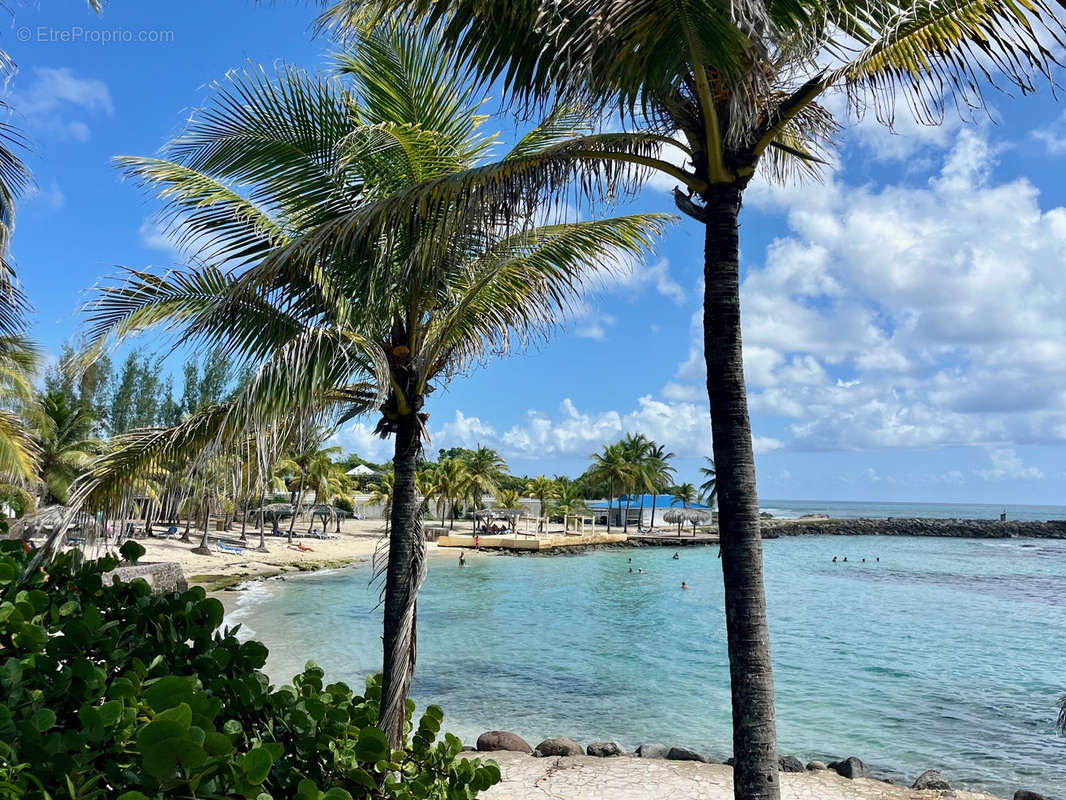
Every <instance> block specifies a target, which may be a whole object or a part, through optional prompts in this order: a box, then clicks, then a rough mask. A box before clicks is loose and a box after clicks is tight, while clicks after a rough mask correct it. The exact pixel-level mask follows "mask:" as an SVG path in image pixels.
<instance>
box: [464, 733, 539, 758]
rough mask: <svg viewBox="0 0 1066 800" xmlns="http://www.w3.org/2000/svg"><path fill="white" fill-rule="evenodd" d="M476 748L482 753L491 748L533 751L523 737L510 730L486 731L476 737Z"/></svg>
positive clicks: (518, 751)
mask: <svg viewBox="0 0 1066 800" xmlns="http://www.w3.org/2000/svg"><path fill="white" fill-rule="evenodd" d="M477 749H478V750H479V751H481V752H482V753H487V752H491V751H493V750H511V751H513V752H515V753H532V752H533V748H532V747H530V746H529V743H528V742H527V741H526V740H525V739H523V738H522V737H521V736H519V735H518V734H517V733H511V732H510V731H486V732H485V733H483V734H481V735H480V736H479V737H477Z"/></svg>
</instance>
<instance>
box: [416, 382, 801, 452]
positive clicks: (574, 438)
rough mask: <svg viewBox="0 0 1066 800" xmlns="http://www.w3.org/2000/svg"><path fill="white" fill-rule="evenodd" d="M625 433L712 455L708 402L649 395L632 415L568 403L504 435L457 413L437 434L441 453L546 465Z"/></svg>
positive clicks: (769, 445)
mask: <svg viewBox="0 0 1066 800" xmlns="http://www.w3.org/2000/svg"><path fill="white" fill-rule="evenodd" d="M627 433H643V434H644V435H645V436H647V437H648V438H649V439H653V440H654V441H656V442H658V443H659V444H662V445H665V446H666V448H667V449H668V450H671V451H673V452H675V453H677V455H679V456H681V457H686V456H702V455H705V454H706V453H708V452H710V449H711V426H710V418H709V416H708V413H707V403H706V398H704V399H703V402H702V403H699V402H688V401H685V400H669V399H666V398H663V399H659V398H655V397H652V396H651V395H645V396H643V397H640V398H638V399H637V404H636V407H635V408H632V409H630V410H629V411H619V410H615V409H609V410H604V411H593V412H590V411H582V410H581V409H579V408H578V407H577V405H575V403H574V402H573V400H571V399H570V398H569V397H568V398H566V399H564V400H563V402H562V403H561V404H560V405H559V409H558V411H557V412H556V413H555V414H548V413H545V412H543V411H539V410H530V411H527V412H526V416H525V419H524V420H523V421H522V422H521V423H520V424H517V425H512V426H511V427H510V428H508V429H507V430H505V431H502V432H500V431H498V430H497V429H496V428H495V427H493V426H492V425H490V424H489V423H487V422H485V421H484V420H482V419H480V418H478V417H472V416H467V415H465V414H463V413H462V412H461V411H456V413H455V419H454V420H452V421H451V422H447V423H445V424H444V425H442V426H441V428H440V430H439V431H437V432H434V434H433V439H434V442H438V443H439V446H441V447H473V446H474V445H475V444H478V443H480V444H483V445H488V446H491V447H493V448H495V449H497V450H499V451H500V452H501V453H502V454H503V455H504V456H505V457H507V458H522V459H542V458H555V457H559V456H573V455H577V456H587V455H588V454H589V453H592V452H594V451H596V450H598V449H599V448H600V447H601V446H602V445H603V444H606V443H609V442H613V441H617V440H618V439H620V438H621V437H622V436H624V435H625V434H627ZM754 446H755V452H756V453H765V452H769V451H771V450H776V449H779V448H780V447H782V446H783V443H782V442H780V441H779V440H777V439H773V438H771V437H768V436H756V437H754Z"/></svg>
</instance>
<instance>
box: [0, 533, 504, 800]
mask: <svg viewBox="0 0 1066 800" xmlns="http://www.w3.org/2000/svg"><path fill="white" fill-rule="evenodd" d="M141 554H143V548H141V547H140V545H138V544H137V543H135V542H128V543H127V544H126V545H125V546H124V547H123V556H124V557H125V558H127V559H128V560H133V561H135V560H136V559H137V557H139V555H141ZM27 561H28V556H27V554H26V553H24V552H23V550H22V547H21V543H19V542H3V543H0V797H5V798H6V797H15V798H25V800H51V799H52V798H64V799H65V798H69V799H70V800H93V799H95V798H107V800H111V798H117V800H158V799H160V798H179V797H180V798H194V797H195V798H200V800H221V799H222V798H227V799H229V798H251V799H253V800H272V799H273V798H277V800H282V798H285V800H288V798H296V799H297V800H352V799H353V798H374V799H375V800H377V799H378V798H381V799H382V800H415V799H417V800H423V799H424V798H425V799H427V800H469V799H470V798H474V797H476V796H477V794H478V792H480V791H482V790H484V789H487V788H488V787H490V786H492V785H493V784H495V783H497V782H498V781H499V780H500V772H499V768H498V767H497V766H496V764H495V763H493V762H491V761H489V762H485V763H482V762H480V761H475V760H467V759H462V758H459V757H458V754H459V751H460V750H461V749H462V746H461V743H460V741H459V740H458V739H457V738H456V737H455V736H452V735H451V734H445V735H444V737H443V739H442V740H440V741H438V735H439V733H440V727H441V720H442V719H443V713H442V712H441V710H440V709H439V708H438V707H436V706H429V707H428V708H427V709H426V711H425V713H424V714H423V715H422V717H421V719H420V720H419V722H418V724H417V726H416V725H414V724H413V720H412V718H411V717H412V714H413V712H414V704H413V703H412V702H411V701H408V721H407V724H406V728H405V730H406V736H405V741H404V746H403V747H402V748H401V749H398V750H391V751H390V749H389V747H388V743H387V742H386V739H385V735H384V734H383V733H382V732H381V730H379V729H378V728H376V727H375V726H374V723H375V721H376V720H377V715H378V703H379V700H380V693H381V690H380V677H379V676H375V677H371V678H368V679H367V682H366V690H365V692H364V694H363V695H362V696H359V695H356V694H355V693H354V692H353V691H352V690H351V689H349V688H348V687H347V686H346V685H345V684H343V683H331V684H328V685H326V684H325V683H324V681H323V671H322V670H321V669H320V668H319V667H317V666H315V665H314V664H313V663H309V664H308V665H307V667H306V668H305V669H304V671H303V673H301V674H300V675H297V676H296V677H295V678H294V679H293V682H292V685H291V686H284V687H281V688H275V687H272V686H271V685H270V682H269V681H268V679H267V677H266V675H265V674H264V673H263V672H262V671H261V670H262V667H263V665H264V663H265V662H266V657H267V649H266V647H264V646H263V645H262V644H261V643H259V642H255V641H247V642H241V641H240V640H239V639H238V638H237V637H236V636H235V632H236V630H237V629H236V628H233V629H228V628H227V629H222V630H219V627H220V625H221V623H222V616H223V613H222V604H221V603H219V602H218V601H217V600H215V599H213V598H209V597H207V595H206V593H205V592H204V590H203V589H202V588H199V587H196V588H192V589H190V590H189V591H187V592H182V593H175V594H168V595H153V594H151V593H150V591H149V588H148V585H147V584H146V583H145V582H144V581H141V580H136V581H133V582H131V583H128V584H124V583H114V585H106V584H105V581H104V579H103V577H102V576H103V574H104V573H106V572H107V571H109V570H111V569H113V568H114V567H115V566H116V562H115V560H114V559H111V558H103V559H99V560H97V561H91V562H88V563H85V564H83V565H81V566H75V564H74V562H73V560H72V557H71V556H70V555H64V556H61V557H60V558H59V559H57V560H56V561H54V562H53V563H51V564H50V565H48V567H47V568H46V569H44V570H41V571H39V572H38V573H37V574H35V575H32V576H28V577H26V578H23V577H22V576H23V572H24V567H25V565H26V562H27Z"/></svg>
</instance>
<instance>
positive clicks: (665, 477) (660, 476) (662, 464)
mask: <svg viewBox="0 0 1066 800" xmlns="http://www.w3.org/2000/svg"><path fill="white" fill-rule="evenodd" d="M673 457H674V454H673V453H668V452H666V448H665V447H663V446H662V445H656V446H655V447H653V448H652V451H651V453H649V455H648V465H647V471H648V477H649V478H650V479H651V484H652V487H653V488H652V496H651V527H653V528H654V527H655V505H656V503H657V502H658V500H659V495H660V494H661V493H662V492H664V491H665V490H666V487H667V486H669V485H670V481H672V480H673V479H674V473H675V470H674V468H673V467H672V466H670V459H671V458H673Z"/></svg>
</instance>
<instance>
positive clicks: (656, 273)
mask: <svg viewBox="0 0 1066 800" xmlns="http://www.w3.org/2000/svg"><path fill="white" fill-rule="evenodd" d="M616 285H617V286H622V287H625V288H627V289H643V288H644V287H645V286H651V287H653V288H654V289H655V291H657V292H658V293H659V294H661V295H662V296H663V297H665V298H667V299H668V300H672V301H673V302H674V303H676V304H677V305H681V304H683V303H684V302H685V299H686V296H687V295H686V293H685V290H684V289H682V288H681V284H679V283H678V282H677V281H675V280H674V279H673V278H672V277H670V262H669V261H667V260H666V259H665V258H663V259H660V260H659V261H657V262H655V263H654V264H650V265H649V264H645V263H640V264H633V265H631V267H630V268H629V270H628V272H626V273H625V274H623V275H622V276H621V277H620V279H619V281H618V282H617V283H616Z"/></svg>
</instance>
